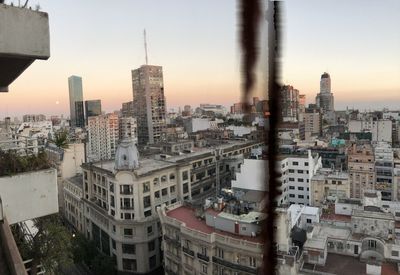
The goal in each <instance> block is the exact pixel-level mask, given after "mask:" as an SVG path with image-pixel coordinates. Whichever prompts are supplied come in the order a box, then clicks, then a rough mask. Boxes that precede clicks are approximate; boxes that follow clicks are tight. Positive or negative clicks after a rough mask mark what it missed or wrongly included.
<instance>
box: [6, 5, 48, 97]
mask: <svg viewBox="0 0 400 275" xmlns="http://www.w3.org/2000/svg"><path fill="white" fill-rule="evenodd" d="M49 57H50V34H49V17H48V14H47V13H45V12H40V11H34V10H30V9H26V8H19V7H13V6H9V5H5V4H0V92H7V91H8V86H9V85H10V84H11V83H12V82H13V81H14V80H15V79H16V78H17V77H18V76H20V75H21V74H22V72H24V71H25V70H26V68H28V67H29V66H30V65H31V64H32V63H33V62H34V61H35V60H36V59H43V60H46V59H48V58H49Z"/></svg>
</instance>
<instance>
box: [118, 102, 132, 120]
mask: <svg viewBox="0 0 400 275" xmlns="http://www.w3.org/2000/svg"><path fill="white" fill-rule="evenodd" d="M121 114H122V116H123V117H133V101H128V102H124V103H122V109H121Z"/></svg>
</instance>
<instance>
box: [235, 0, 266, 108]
mask: <svg viewBox="0 0 400 275" xmlns="http://www.w3.org/2000/svg"><path fill="white" fill-rule="evenodd" d="M260 15H261V5H260V2H259V0H251V1H249V0H240V23H241V24H240V27H241V29H240V46H241V51H242V74H243V76H242V77H243V78H242V80H243V88H242V103H243V105H244V111H245V113H246V114H249V113H250V111H251V110H250V105H249V102H250V96H251V93H252V91H253V88H254V84H255V82H256V74H255V70H256V63H257V57H258V49H257V47H258V35H259V33H260V32H259V29H260V19H261V17H260Z"/></svg>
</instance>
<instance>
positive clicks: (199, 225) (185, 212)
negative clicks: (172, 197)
mask: <svg viewBox="0 0 400 275" xmlns="http://www.w3.org/2000/svg"><path fill="white" fill-rule="evenodd" d="M209 210H210V211H213V213H215V214H220V213H221V212H218V211H214V210H211V209H209ZM209 210H207V212H209ZM209 213H211V212H209ZM166 214H167V216H168V217H171V218H174V219H176V220H178V221H180V222H183V223H185V224H186V227H188V228H190V229H194V230H197V231H200V232H203V233H206V234H212V233H217V234H220V235H224V236H227V237H231V238H235V239H240V240H246V241H248V242H253V243H260V244H262V243H263V240H262V238H261V236H257V237H248V236H241V235H235V234H232V233H229V232H226V231H222V230H218V229H215V228H214V227H211V226H208V225H207V224H206V221H205V220H202V219H200V218H198V217H196V215H195V210H194V209H193V208H190V207H187V206H180V207H178V208H175V209H173V210H170V211H168V210H167V211H166Z"/></svg>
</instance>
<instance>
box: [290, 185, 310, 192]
mask: <svg viewBox="0 0 400 275" xmlns="http://www.w3.org/2000/svg"><path fill="white" fill-rule="evenodd" d="M289 189H290V190H295V189H296V187H295V186H292V185H291V186H289ZM297 190H299V191H304V187H303V186H298V187H297ZM309 190H310V188H309V187H307V191H309Z"/></svg>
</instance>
